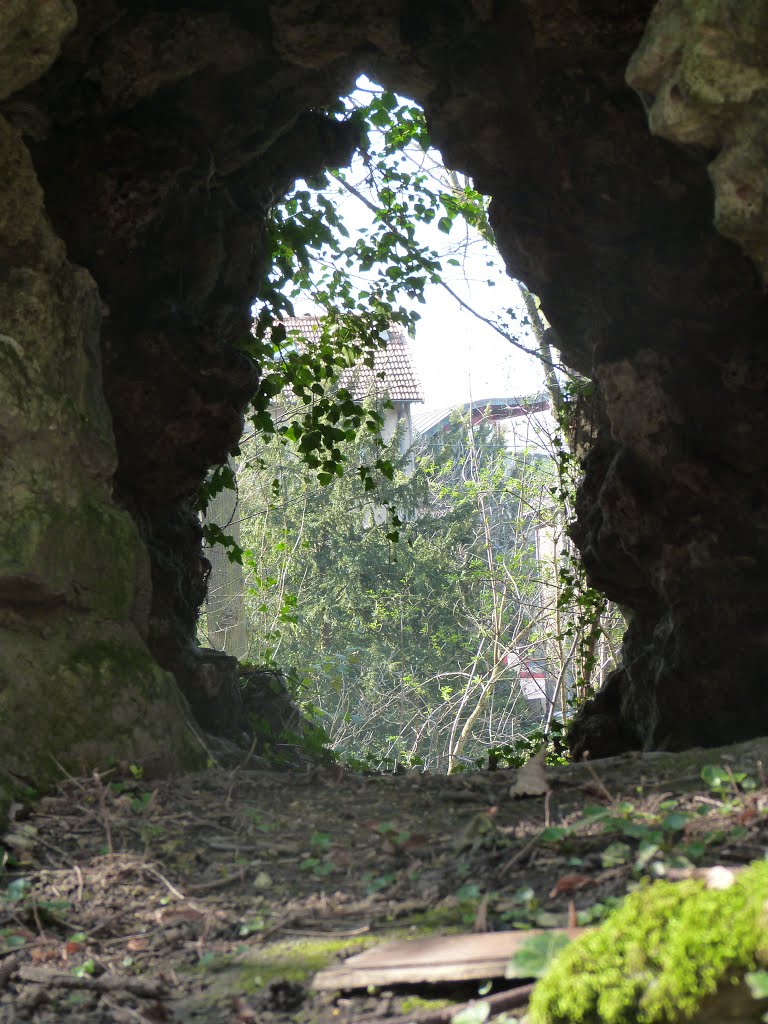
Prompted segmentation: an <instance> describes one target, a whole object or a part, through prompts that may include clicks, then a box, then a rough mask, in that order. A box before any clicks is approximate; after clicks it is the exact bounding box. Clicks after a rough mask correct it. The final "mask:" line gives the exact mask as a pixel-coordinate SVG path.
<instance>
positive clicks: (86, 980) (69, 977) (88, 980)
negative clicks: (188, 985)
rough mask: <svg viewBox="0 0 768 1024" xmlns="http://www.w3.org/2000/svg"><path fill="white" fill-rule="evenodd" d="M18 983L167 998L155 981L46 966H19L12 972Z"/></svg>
mask: <svg viewBox="0 0 768 1024" xmlns="http://www.w3.org/2000/svg"><path fill="white" fill-rule="evenodd" d="M14 975H15V977H17V978H19V980H21V981H32V982H35V983H36V984H38V985H51V986H53V987H56V988H87V989H90V990H91V991H94V992H130V993H131V994H132V995H134V996H140V997H141V998H144V999H159V998H161V997H162V996H167V995H168V986H167V985H166V984H165V982H162V981H160V980H159V979H157V978H132V977H129V976H128V975H127V974H100V975H99V976H98V977H97V978H94V977H92V976H91V975H90V974H84V975H82V976H78V975H75V974H67V972H66V971H55V970H50V969H49V968H47V967H32V966H31V965H30V964H22V966H21V967H19V968H18V970H16V971H15V972H14Z"/></svg>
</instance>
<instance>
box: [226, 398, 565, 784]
mask: <svg viewBox="0 0 768 1024" xmlns="http://www.w3.org/2000/svg"><path fill="white" fill-rule="evenodd" d="M370 444H371V440H370V439H369V438H368V437H366V436H365V434H363V436H361V437H358V439H357V441H356V442H354V443H350V444H349V445H348V446H347V448H346V450H345V458H346V459H347V460H348V461H352V462H360V461H362V460H363V459H364V458H365V454H366V448H367V447H369V446H370ZM399 445H400V441H399V438H397V437H395V438H393V440H392V441H391V442H390V444H389V446H388V447H387V448H386V449H385V450H384V455H385V456H386V458H387V459H388V460H389V461H391V463H392V464H393V466H395V467H396V472H395V473H394V474H393V476H392V479H391V480H389V479H387V478H381V479H379V480H378V481H377V489H376V492H375V496H374V495H372V494H371V492H369V491H368V490H367V489H366V486H365V482H364V481H363V480H361V478H360V477H359V476H358V477H355V476H350V475H345V476H343V477H341V478H338V479H336V480H335V481H334V482H333V484H331V485H330V486H328V487H325V488H322V487H318V486H317V483H316V482H315V481H314V480H313V479H312V477H311V476H308V475H307V473H306V472H305V469H304V467H303V465H302V463H301V461H300V459H298V458H297V457H295V456H294V455H292V454H291V453H289V452H286V451H285V450H283V449H279V448H274V447H271V446H269V445H264V443H263V442H260V440H259V439H257V438H255V439H253V441H252V442H250V443H249V446H248V447H247V448H246V449H245V453H246V454H247V455H248V463H247V465H248V468H247V469H246V470H245V471H244V472H243V473H242V474H241V501H242V505H241V520H242V521H241V529H242V532H243V537H244V538H245V541H244V543H247V545H248V547H249V549H250V553H249V554H248V556H247V558H246V563H247V568H248V569H249V570H250V573H251V575H250V577H249V579H250V595H249V598H248V606H249V617H250V630H251V633H252V636H253V643H254V647H253V649H252V651H251V654H250V657H251V659H252V660H256V661H269V660H271V661H273V662H275V661H279V662H280V663H281V664H282V665H291V666H293V668H292V674H293V678H294V682H295V684H296V685H297V687H298V690H299V695H300V697H301V699H302V701H303V703H304V706H305V709H306V710H308V711H309V712H310V713H312V714H314V715H315V716H317V718H318V721H320V722H322V724H323V725H324V727H325V728H326V730H327V731H328V732H329V733H330V735H331V736H332V738H333V742H334V745H335V746H336V747H337V749H340V750H341V751H343V753H344V754H345V756H347V757H348V758H353V759H354V761H355V763H356V764H357V765H358V766H360V767H362V766H367V767H373V766H379V767H381V766H383V765H384V764H386V763H389V764H390V766H393V765H394V764H395V763H402V764H405V765H421V766H429V767H431V768H433V769H434V768H435V767H438V766H442V767H443V769H444V768H445V767H446V766H450V767H452V768H454V769H455V768H456V767H459V766H460V765H461V764H472V763H474V762H475V761H476V760H482V761H483V762H485V760H486V759H488V760H489V761H491V760H492V761H493V763H494V764H495V765H497V766H498V765H501V764H505V763H507V764H511V763H522V761H523V760H525V759H526V758H527V756H528V755H529V753H530V749H531V748H532V747H533V745H534V740H535V737H531V739H530V740H529V739H526V734H527V733H529V732H530V731H531V730H532V729H535V726H536V724H537V722H538V721H540V718H539V714H540V713H539V712H538V711H537V710H536V709H534V708H531V705H530V703H529V701H528V700H527V699H525V698H524V697H523V696H522V694H521V692H520V685H519V671H520V667H521V665H523V664H526V663H527V661H528V660H530V659H531V658H534V659H535V658H537V657H539V656H540V655H541V654H542V653H543V652H544V650H545V646H546V645H545V642H544V639H543V638H545V637H546V635H547V633H548V631H549V630H551V625H550V624H549V622H550V620H551V618H552V614H553V611H554V609H555V607H556V603H557V602H556V599H555V593H554V591H553V590H552V588H551V586H549V585H548V584H547V585H545V584H546V583H547V581H545V580H544V579H543V578H542V564H541V561H540V559H539V558H538V556H537V544H538V532H539V531H540V530H541V529H542V527H544V528H546V524H547V522H548V521H553V519H554V517H555V510H554V509H553V506H552V502H551V498H550V490H551V487H552V485H553V479H554V477H553V466H552V463H551V461H550V460H549V459H547V458H546V457H545V455H544V454H542V453H540V452H533V451H523V452H519V453H517V454H515V455H512V454H511V453H510V452H509V450H508V449H507V447H506V443H505V440H504V438H503V436H501V435H500V434H498V433H497V431H496V430H495V428H494V427H493V426H492V425H491V424H486V425H481V426H476V427H474V428H472V429H469V428H468V425H467V423H466V422H463V421H462V420H461V418H460V417H456V418H455V419H454V422H453V423H452V424H451V427H450V429H449V430H448V431H447V432H446V433H444V434H442V435H438V436H437V437H434V438H430V439H427V440H423V441H421V442H420V443H419V444H417V445H416V447H415V449H414V451H413V453H412V455H411V456H406V457H404V456H403V455H402V454H401V453H400V450H399ZM411 458H412V459H413V465H412V466H411V464H410V459H411ZM275 477H279V479H280V481H281V485H280V488H279V491H278V492H275V491H274V490H273V488H272V481H273V479H274V478H275ZM383 502H386V503H387V504H388V506H389V508H390V509H393V510H395V514H396V515H397V517H398V521H399V522H400V524H401V525H400V529H399V533H398V535H397V536H393V535H392V533H391V531H388V530H386V529H379V528H376V523H377V522H379V521H381V518H382V516H381V506H382V503H383ZM545 570H546V567H545ZM549 583H551V579H550V580H549ZM556 674H558V675H559V674H561V667H560V666H558V668H557V669H556ZM559 728H560V723H555V724H554V728H553V731H555V732H556V731H559ZM542 738H544V737H543V736H542V735H541V734H540V736H539V740H541V739H542ZM446 759H447V760H446Z"/></svg>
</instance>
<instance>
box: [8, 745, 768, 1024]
mask: <svg viewBox="0 0 768 1024" xmlns="http://www.w3.org/2000/svg"><path fill="white" fill-rule="evenodd" d="M764 763H768V740H760V741H752V742H751V743H747V744H741V745H738V746H734V747H728V748H719V749H717V750H706V751H701V750H699V751H689V752H687V753H685V754H678V755H671V754H655V755H628V756H625V757H621V758H611V759H607V760H604V761H597V762H595V763H594V765H589V764H581V765H570V766H565V767H557V768H552V769H548V770H547V779H548V785H549V787H550V791H549V793H547V794H546V795H539V796H529V797H522V798H519V797H512V796H510V787H511V785H512V784H513V783H514V781H515V778H516V773H515V772H514V771H496V772H476V773H472V774H462V775H456V776H452V777H444V776H429V775H423V774H411V773H408V774H405V775H397V776H394V775H390V776H364V775H356V774H352V773H349V772H347V771H345V770H343V769H340V768H322V769H320V768H313V769H307V770H302V771H280V772H278V771H268V770H262V769H260V770H249V769H248V768H247V767H241V768H239V769H234V770H231V771H224V770H218V769H217V770H210V771H207V772H205V773H201V774H198V775H190V776H187V777H184V778H180V779H174V780H170V781H164V782H159V783H155V782H148V781H144V780H143V779H141V778H136V777H135V776H136V775H140V772H139V771H138V770H137V769H136V768H134V769H133V772H131V770H130V766H126V770H125V771H124V772H123V773H122V776H121V774H120V772H118V771H115V772H112V773H106V774H105V775H103V776H101V777H93V778H86V779H67V780H66V781H65V782H63V783H62V785H61V786H60V788H59V790H58V791H57V792H56V793H55V794H53V795H50V796H47V797H45V798H43V799H42V800H41V801H39V802H38V803H37V804H36V805H33V806H30V807H24V806H18V805H17V806H15V807H14V809H13V820H12V822H11V823H10V825H9V826H8V832H7V834H6V836H5V840H4V844H5V850H6V853H5V856H4V858H3V860H2V861H1V862H0V863H2V864H3V868H2V871H0V1021H2V1022H3V1024H6V1022H8V1024H10V1022H16V1021H35V1022H40V1024H43V1022H45V1024H48V1022H51V1024H52V1022H59V1021H78V1022H83V1024H107V1022H109V1024H136V1022H151V1024H161V1022H187V1021H189V1022H200V1024H220V1022H222V1024H223V1022H234V1024H246V1022H264V1024H331V1022H338V1024H349V1022H360V1024H362V1022H364V1021H371V1022H374V1021H375V1022H376V1024H394V1022H395V1021H397V1022H402V1024H404V1022H406V1021H415V1022H419V1021H421V1022H434V1024H437V1022H438V1021H440V1020H445V1021H448V1020H450V1016H451V1013H452V1012H454V1011H452V1010H451V1009H448V1010H445V1009H443V1010H440V1009H439V1007H440V1005H441V1003H440V1000H442V1002H443V1004H444V1003H445V1002H446V1001H448V1005H449V1007H450V1006H453V1005H454V1004H462V1003H464V1002H465V1001H466V1000H470V999H472V998H473V997H476V996H477V994H478V985H477V984H476V983H473V984H466V983H465V984H464V986H455V987H453V988H451V987H450V986H449V987H446V986H442V987H441V988H439V989H436V988H434V987H429V986H426V987H425V986H422V987H421V988H418V989H415V990H414V989H413V988H410V989H408V988H402V989H397V988H393V989H392V990H391V991H378V990H373V991H352V992H319V991H315V990H314V989H313V988H312V979H313V977H314V975H315V972H316V971H317V970H318V969H320V968H322V967H325V966H328V965H332V964H336V963H339V962H340V961H341V960H342V959H343V958H344V957H345V956H347V955H350V954H352V953H355V952H359V951H360V950H361V949H364V948H366V947H368V946H371V945H376V944H378V943H382V942H385V941H387V940H388V939H391V938H392V937H395V936H396V937H404V936H405V937H409V936H419V935H423V934H425V933H426V934H435V933H436V934H449V933H452V932H472V931H488V930H490V931H498V930H508V929H514V928H532V927H553V926H564V925H569V924H570V925H573V924H589V923H593V922H595V921H599V920H600V919H601V917H602V916H604V915H605V913H606V912H607V911H608V910H609V909H610V907H611V906H612V905H615V901H616V900H618V899H619V898H620V897H621V896H623V895H624V894H625V893H626V892H627V891H628V889H630V888H631V887H633V886H634V885H636V884H638V882H639V880H640V879H641V878H642V877H644V876H648V875H649V874H650V875H651V876H658V875H661V874H663V873H667V874H668V875H669V874H671V875H674V873H675V872H676V871H677V872H679V873H686V872H690V870H691V867H692V865H694V864H695V865H710V864H726V865H731V864H742V863H746V862H749V861H751V860H754V859H757V858H762V857H763V856H764V855H765V850H766V845H767V844H768V786H767V785H766V778H765V774H764V771H763V764H764ZM703 766H710V767H709V768H705V775H706V776H707V781H705V780H704V779H703V778H702V772H701V770H702V767H703ZM740 773H745V774H746V778H743V777H742V775H741V774H740ZM533 788H535V786H534V787H533ZM520 983H521V982H519V981H518V982H503V981H501V982H498V981H497V982H496V983H495V986H494V989H493V990H494V991H499V990H503V989H504V987H505V986H506V987H509V986H510V985H512V984H520ZM483 991H485V989H483ZM524 1010H525V1007H524V1005H523V1006H521V1007H519V1008H517V1009H514V1010H507V1011H506V1016H503V1014H502V1015H500V1016H499V1017H498V1018H496V1019H498V1020H500V1021H501V1020H506V1021H510V1020H514V1019H516V1018H515V1015H522V1014H523V1013H524ZM441 1014H442V1016H441Z"/></svg>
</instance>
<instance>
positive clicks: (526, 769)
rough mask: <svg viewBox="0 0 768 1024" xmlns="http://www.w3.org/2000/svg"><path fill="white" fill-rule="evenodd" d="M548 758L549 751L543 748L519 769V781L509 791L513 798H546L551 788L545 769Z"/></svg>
mask: <svg viewBox="0 0 768 1024" xmlns="http://www.w3.org/2000/svg"><path fill="white" fill-rule="evenodd" d="M546 756H547V749H546V747H542V748H541V749H540V750H538V751H537V752H536V753H535V754H534V755H533V757H532V758H531V759H530V760H529V761H526V762H525V764H524V765H523V767H522V768H520V769H519V771H518V773H517V779H516V780H515V782H514V783H513V785H512V786H511V787H510V790H509V795H510V796H511V797H525V796H544V795H545V794H546V793H548V792H549V790H550V786H549V782H548V781H547V771H546V768H545V767H544V761H545V759H546Z"/></svg>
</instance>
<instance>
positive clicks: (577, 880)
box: [549, 874, 594, 899]
mask: <svg viewBox="0 0 768 1024" xmlns="http://www.w3.org/2000/svg"><path fill="white" fill-rule="evenodd" d="M588 885H594V881H593V879H591V878H590V877H589V876H588V875H577V874H572V875H563V876H562V877H561V878H558V880H557V881H556V882H555V884H554V886H553V887H552V891H551V892H550V894H549V897H550V899H552V898H553V897H555V896H562V895H563V893H568V892H577V891H578V890H579V889H585V888H586V887H587V886H588Z"/></svg>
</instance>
